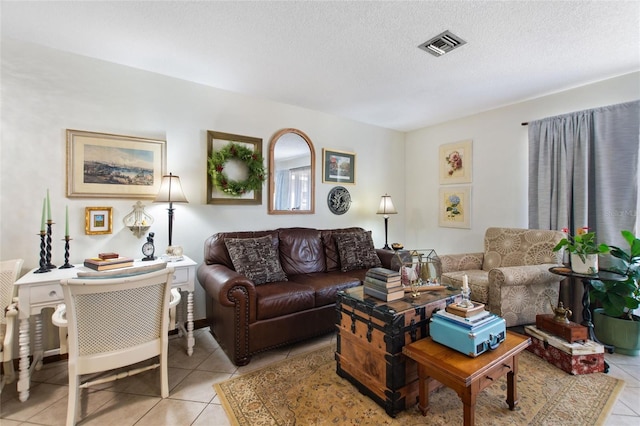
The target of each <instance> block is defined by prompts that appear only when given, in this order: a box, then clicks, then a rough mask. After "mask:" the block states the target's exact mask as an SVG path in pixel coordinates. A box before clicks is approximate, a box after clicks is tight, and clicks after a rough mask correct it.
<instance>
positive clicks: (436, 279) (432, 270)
mask: <svg viewBox="0 0 640 426" xmlns="http://www.w3.org/2000/svg"><path fill="white" fill-rule="evenodd" d="M391 267H392V269H397V270H398V271H399V272H400V277H401V281H402V285H403V286H405V287H408V288H412V289H414V288H415V287H419V286H429V285H440V276H441V274H442V264H441V262H440V258H439V257H438V254H437V253H436V251H435V250H434V249H417V250H398V251H396V254H395V256H394V258H393V260H392V262H391Z"/></svg>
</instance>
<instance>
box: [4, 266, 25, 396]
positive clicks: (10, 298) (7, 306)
mask: <svg viewBox="0 0 640 426" xmlns="http://www.w3.org/2000/svg"><path fill="white" fill-rule="evenodd" d="M22 263H23V260H22V259H12V260H4V261H2V262H0V309H2V313H0V358H1V359H2V368H3V371H4V373H3V374H2V378H0V392H2V388H4V385H5V383H11V382H13V381H14V380H15V378H16V374H15V371H14V369H13V336H14V334H15V333H14V329H15V326H14V324H15V321H16V318H17V317H18V300H17V299H16V296H17V295H18V294H17V293H18V292H17V289H16V287H15V286H14V285H13V284H14V283H15V282H16V280H17V279H18V275H19V274H20V271H21V270H22Z"/></svg>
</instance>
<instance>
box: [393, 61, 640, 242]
mask: <svg viewBox="0 0 640 426" xmlns="http://www.w3.org/2000/svg"><path fill="white" fill-rule="evenodd" d="M637 99H640V73H632V74H627V75H624V76H621V77H618V78H613V79H610V80H606V81H602V82H598V83H594V84H591V85H588V86H583V87H579V88H576V89H573V90H569V91H565V92H561V93H557V94H553V95H549V96H544V97H540V98H537V99H533V100H530V101H527V102H522V103H518V104H515V105H509V106H506V107H504V108H499V109H495V110H491V111H487V112H484V113H481V114H476V115H473V116H470V117H465V118H462V119H459V120H455V121H451V122H447V123H442V124H439V125H435V126H431V127H428V128H424V129H420V130H417V131H414V132H410V133H408V134H407V136H406V169H405V170H406V171H405V179H406V193H405V198H406V204H405V206H404V209H403V210H404V211H405V212H406V222H405V226H406V227H405V232H404V233H405V235H406V238H407V240H406V241H405V247H415V248H435V249H436V252H438V253H439V254H446V253H468V252H475V251H482V249H483V237H484V231H485V229H486V228H487V227H490V226H511V227H522V228H526V227H527V226H528V202H527V197H528V194H527V190H528V177H527V175H528V134H527V127H526V126H522V125H521V123H523V122H529V121H533V120H537V119H541V118H545V117H550V116H554V115H560V114H565V113H569V112H573V111H580V110H585V109H590V108H596V107H600V106H605V105H612V104H617V103H622V102H628V101H632V100H637ZM465 139H472V140H473V177H472V183H471V184H464V185H468V186H471V199H472V203H471V229H459V228H444V227H439V226H438V211H439V208H438V188H439V187H440V185H439V182H438V176H439V173H438V163H437V159H438V158H437V157H438V148H439V146H440V145H441V144H445V143H450V142H457V141H461V140H465Z"/></svg>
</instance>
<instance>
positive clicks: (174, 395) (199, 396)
mask: <svg viewBox="0 0 640 426" xmlns="http://www.w3.org/2000/svg"><path fill="white" fill-rule="evenodd" d="M230 377H231V374H228V373H218V372H208V371H199V370H196V371H192V372H191V373H190V374H189V375H188V376H187V377H185V378H184V380H182V381H181V382H180V384H179V385H178V386H176V388H175V389H173V390H172V391H171V395H169V397H170V398H171V399H181V400H185V401H197V402H206V403H209V402H210V401H211V400H212V399H213V397H214V396H216V392H215V390H214V389H213V384H214V383H218V382H223V381H225V380H228V379H229V378H230Z"/></svg>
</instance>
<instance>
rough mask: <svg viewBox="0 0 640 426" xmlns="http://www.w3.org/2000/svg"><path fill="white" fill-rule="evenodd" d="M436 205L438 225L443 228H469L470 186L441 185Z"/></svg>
mask: <svg viewBox="0 0 640 426" xmlns="http://www.w3.org/2000/svg"><path fill="white" fill-rule="evenodd" d="M438 206H439V208H440V211H439V212H438V225H440V226H442V227H445V228H471V187H469V186H443V187H441V188H440V201H439V203H438Z"/></svg>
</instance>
